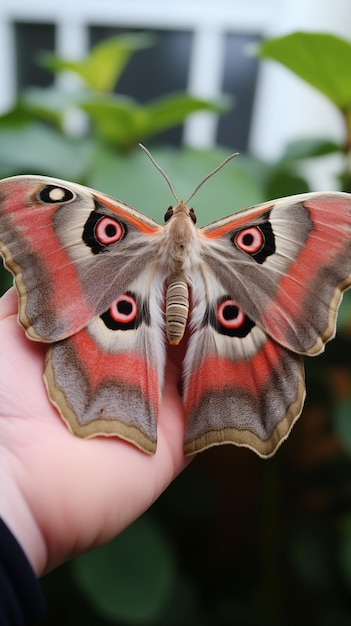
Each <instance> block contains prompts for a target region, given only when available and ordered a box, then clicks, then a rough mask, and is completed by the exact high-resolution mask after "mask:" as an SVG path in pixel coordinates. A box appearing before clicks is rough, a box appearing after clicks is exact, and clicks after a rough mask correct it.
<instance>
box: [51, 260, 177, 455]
mask: <svg viewBox="0 0 351 626" xmlns="http://www.w3.org/2000/svg"><path fill="white" fill-rule="evenodd" d="M151 286H153V287H154V288H151ZM126 298H127V299H126V301H125V302H124V305H126V304H128V303H129V304H130V302H131V300H130V299H131V298H132V299H133V301H134V303H135V305H136V307H137V308H136V310H135V311H134V314H133V311H132V312H131V313H130V314H129V316H128V320H122V321H121V320H119V319H118V314H117V313H116V311H115V310H112V309H111V310H110V311H107V312H106V314H104V315H102V316H96V317H95V318H93V320H91V321H90V322H89V324H88V325H87V326H86V328H83V329H81V330H80V331H79V332H77V333H75V334H74V335H72V336H70V337H68V338H66V339H63V340H61V341H58V342H55V343H53V344H52V345H51V346H50V348H49V350H48V352H47V356H46V364H45V373H44V377H45V381H46V386H47V389H48V393H49V397H50V399H51V401H52V403H53V404H54V405H55V406H56V407H57V408H58V410H59V412H60V414H61V417H62V418H63V419H64V421H65V422H66V423H67V425H68V427H69V428H70V430H71V431H73V432H74V433H75V434H76V435H78V436H80V437H94V436H96V435H103V436H118V437H120V438H122V439H124V440H126V441H130V442H132V443H133V444H134V445H136V446H137V447H139V448H140V449H141V450H143V451H144V452H147V453H150V454H151V453H154V452H155V450H156V440H157V414H158V407H159V402H160V394H161V390H162V386H163V376H164V366H165V350H164V322H163V318H162V308H161V302H160V301H159V299H160V298H161V289H158V288H157V287H156V288H155V285H154V283H153V282H152V281H151V277H150V275H149V274H148V272H144V273H143V275H142V276H141V277H140V278H139V279H137V280H136V281H134V283H132V284H131V285H130V286H129V290H128V295H127V296H126ZM122 309H123V307H122ZM129 318H130V319H129ZM131 318H133V319H131Z"/></svg>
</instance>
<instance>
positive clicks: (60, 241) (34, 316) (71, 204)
mask: <svg viewBox="0 0 351 626" xmlns="http://www.w3.org/2000/svg"><path fill="white" fill-rule="evenodd" d="M109 228H110V229H111V228H112V235H111V232H110V231H109ZM114 228H115V231H114V230H113V229H114ZM160 232H162V227H161V226H159V225H158V224H157V223H156V222H154V221H153V220H151V219H149V218H148V217H146V216H144V215H143V214H142V213H139V212H138V211H136V210H135V209H132V208H131V207H129V206H127V205H125V204H124V203H122V202H120V201H118V200H115V199H113V198H110V197H109V196H106V195H104V194H100V193H98V192H95V191H94V190H92V189H88V188H86V187H83V186H81V185H76V184H73V183H68V182H67V181H63V180H59V179H54V178H46V177H42V176H14V177H12V178H8V179H4V180H2V181H1V182H0V252H1V254H2V256H3V258H4V261H5V264H6V266H7V268H8V269H9V270H10V271H11V272H12V273H13V274H14V276H15V285H16V287H17V291H18V294H19V319H20V322H21V324H22V326H23V327H24V328H25V329H26V332H27V335H28V336H29V337H31V338H32V339H36V340H40V341H47V342H52V341H57V340H60V339H63V338H65V337H68V336H70V335H72V334H73V333H76V332H77V331H79V330H80V329H81V328H84V327H85V326H86V325H87V323H88V322H89V321H90V320H91V319H92V318H93V317H94V316H95V315H100V314H101V313H103V312H104V311H105V310H107V309H108V307H109V306H110V304H111V302H113V300H114V299H115V298H116V297H117V295H119V294H122V293H124V292H125V291H126V289H127V287H128V285H129V284H130V283H132V282H133V280H134V279H136V278H137V276H138V275H139V274H140V273H141V272H142V270H143V269H144V268H145V266H146V265H147V264H148V263H151V262H152V259H153V257H154V254H155V250H156V249H157V239H158V235H159V234H160Z"/></svg>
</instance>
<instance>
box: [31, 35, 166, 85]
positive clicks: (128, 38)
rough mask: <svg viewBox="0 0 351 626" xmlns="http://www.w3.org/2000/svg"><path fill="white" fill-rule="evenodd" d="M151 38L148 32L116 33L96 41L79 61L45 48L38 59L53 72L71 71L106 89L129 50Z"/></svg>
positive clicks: (146, 44) (125, 62)
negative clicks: (113, 35)
mask: <svg viewBox="0 0 351 626" xmlns="http://www.w3.org/2000/svg"><path fill="white" fill-rule="evenodd" d="M153 41H154V39H153V37H152V36H150V35H148V34H143V33H140V34H129V35H120V36H118V37H112V38H110V39H105V40H104V41H103V42H102V43H99V44H97V45H96V46H94V48H92V50H91V51H90V53H89V54H88V55H87V56H86V57H85V58H84V59H82V60H81V61H69V60H66V59H64V58H62V57H59V56H57V55H55V54H52V53H48V52H46V53H43V54H42V55H41V63H42V65H44V66H45V67H46V68H48V69H50V70H51V71H53V72H56V73H60V72H63V71H67V70H69V71H72V72H75V73H76V74H78V75H79V76H80V77H81V78H83V80H84V81H85V82H86V83H87V85H89V87H91V89H94V90H96V91H100V92H110V91H112V89H113V87H114V86H115V84H116V83H117V81H118V79H119V77H120V75H121V73H122V72H123V70H124V68H125V66H126V65H127V63H128V61H129V59H130V57H131V56H132V54H133V53H134V52H135V51H136V50H140V49H142V48H146V47H148V46H150V45H151V44H152V42H153Z"/></svg>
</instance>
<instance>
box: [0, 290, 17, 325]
mask: <svg viewBox="0 0 351 626" xmlns="http://www.w3.org/2000/svg"><path fill="white" fill-rule="evenodd" d="M17 310H18V304H17V293H16V289H15V288H14V287H11V288H10V289H9V290H8V291H6V292H5V293H4V295H3V296H2V297H1V298H0V320H2V319H5V318H6V317H9V316H10V315H16V313H17Z"/></svg>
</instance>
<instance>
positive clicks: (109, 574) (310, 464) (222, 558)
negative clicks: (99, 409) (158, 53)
mask: <svg viewBox="0 0 351 626" xmlns="http://www.w3.org/2000/svg"><path fill="white" fill-rule="evenodd" d="M149 45H152V39H151V38H150V37H149V36H146V35H133V36H125V37H119V38H114V39H111V40H106V41H104V42H103V43H101V44H99V45H98V46H96V47H95V48H93V50H92V51H91V52H90V54H89V55H87V57H86V58H85V59H83V60H82V61H81V62H71V61H67V60H65V59H61V58H59V57H57V56H56V55H52V54H50V55H49V54H45V55H43V56H42V62H43V63H44V64H45V66H46V67H47V68H50V69H51V70H52V71H53V72H54V73H57V74H58V76H59V78H61V75H62V73H65V72H67V71H69V72H71V73H72V72H73V73H74V74H75V75H76V77H77V81H78V83H79V86H78V87H77V88H76V89H75V90H70V89H65V88H64V81H63V82H62V83H61V82H59V83H58V84H59V85H62V86H61V87H59V86H53V87H51V88H46V89H38V88H32V89H28V90H26V91H25V92H24V93H21V94H20V96H19V98H18V101H17V102H16V103H15V105H14V107H13V108H12V109H11V110H10V111H8V112H7V113H6V114H4V115H3V116H2V117H0V176H1V177H3V176H10V175H14V174H25V173H39V174H43V175H49V176H55V177H60V178H67V179H70V180H75V181H76V182H79V183H82V184H85V185H88V186H90V187H94V188H98V189H101V190H103V191H105V192H107V193H110V194H111V195H113V196H115V197H120V198H121V199H123V200H124V201H125V202H127V203H129V204H131V205H134V206H136V207H138V208H139V209H140V210H142V211H144V212H145V213H147V214H148V215H151V216H152V217H154V218H156V219H159V218H160V216H162V215H163V214H164V211H165V208H166V207H168V205H169V204H170V201H172V198H170V192H169V190H168V187H167V186H166V185H165V182H164V181H163V179H162V178H160V176H159V174H158V173H157V171H156V170H155V168H154V167H153V166H152V164H151V163H150V162H149V161H148V160H147V158H146V157H145V155H144V153H142V151H141V150H140V149H139V148H137V146H136V144H137V142H139V141H144V140H145V139H146V140H147V144H148V147H149V148H151V150H152V153H153V155H154V157H155V158H156V159H157V161H158V162H159V163H160V165H161V167H162V168H164V170H165V171H166V172H167V173H168V174H169V175H170V177H171V179H172V182H173V185H174V187H175V189H176V192H177V194H178V195H179V196H181V197H188V196H189V195H190V193H191V191H192V189H193V188H194V186H195V185H196V183H197V182H198V181H199V180H200V179H201V178H202V177H203V176H204V175H205V174H207V173H208V172H209V171H210V170H211V169H213V168H214V167H215V166H216V165H218V163H219V162H220V161H221V160H222V159H224V158H225V156H226V155H227V151H225V150H223V149H221V148H220V147H216V148H214V149H211V150H203V151H200V150H194V149H189V148H180V149H175V148H172V147H169V146H166V145H164V142H163V140H162V131H164V130H166V129H168V128H170V127H172V126H174V125H177V124H180V123H181V122H182V121H183V120H185V119H186V117H187V116H188V115H190V114H191V113H193V112H195V111H200V110H204V111H213V112H217V113H218V112H221V111H223V110H224V109H225V107H226V106H228V102H227V101H225V100H223V101H221V102H207V101H203V100H199V99H197V98H193V97H191V96H188V95H186V94H179V93H177V94H171V95H167V96H164V97H163V98H160V99H158V100H157V101H153V102H149V103H146V104H140V103H139V102H136V101H134V100H132V99H131V98H130V97H127V96H125V95H123V94H119V93H118V79H119V77H120V76H121V74H122V72H123V70H124V68H125V66H126V64H127V63H128V61H129V60H130V59H131V57H132V56H133V54H134V53H135V52H136V51H137V50H139V49H142V48H143V47H145V46H149ZM350 50H351V47H350V44H349V42H347V41H342V40H340V39H338V38H336V37H332V36H330V35H322V34H306V33H295V34H292V35H289V36H288V37H283V38H279V39H275V40H270V41H266V42H263V43H262V45H261V47H260V50H259V54H260V55H261V56H262V57H263V58H266V59H272V60H275V61H278V62H280V63H282V64H283V65H284V66H285V67H287V68H289V69H290V70H292V71H293V72H295V74H297V75H298V76H300V77H301V78H303V79H304V80H306V81H307V82H308V83H309V84H310V85H312V86H313V87H315V88H317V89H319V90H320V91H321V92H322V93H323V94H324V96H326V97H328V98H329V100H330V102H331V103H332V105H333V106H335V107H336V109H337V110H338V111H339V112H340V114H341V115H342V116H343V119H344V120H345V138H344V141H343V142H341V143H340V145H339V144H338V143H336V142H334V141H333V140H331V139H330V138H328V137H317V138H314V139H311V138H309V139H304V140H299V141H295V142H292V143H291V144H289V145H288V146H287V147H286V150H285V152H284V154H282V156H281V158H280V159H279V160H278V161H277V162H274V163H272V162H271V163H266V162H262V161H260V160H259V159H257V158H255V157H253V156H251V155H243V156H240V157H239V158H237V159H235V161H234V162H231V163H229V164H228V165H227V166H226V167H225V168H224V169H223V170H222V171H221V172H220V173H219V174H218V175H217V176H215V177H213V178H211V179H210V180H209V181H208V182H207V183H206V185H205V186H204V187H202V188H201V190H200V191H199V193H198V194H197V195H196V198H195V199H194V204H195V206H196V209H197V213H198V217H199V220H200V224H203V223H206V222H209V221H212V220H215V219H217V218H218V217H221V216H223V215H225V214H230V213H233V212H235V211H237V210H239V209H242V208H244V207H245V206H249V205H252V204H255V203H259V202H261V201H264V200H266V199H271V198H273V197H279V196H282V195H290V194H295V193H300V192H305V191H308V190H309V183H308V180H307V179H306V177H305V176H304V173H303V172H304V167H303V166H304V164H305V163H306V162H308V161H310V160H314V161H316V163H318V159H323V158H324V157H325V156H327V155H330V154H334V153H335V154H339V155H341V157H342V161H343V165H342V168H341V171H340V176H339V181H338V182H339V184H340V186H341V188H342V189H344V190H350V174H349V158H350V154H349V150H350V145H351V142H350V125H349V120H350V108H351V87H350V85H351V83H350V81H349V67H350V60H351V58H350V56H351V52H350ZM115 88H116V92H114V91H113V90H114V89H115ZM160 133H161V134H160ZM150 144H151V145H150ZM0 278H1V281H2V282H1V285H2V289H3V290H4V289H5V288H7V286H8V285H9V284H10V281H11V278H10V277H9V275H8V274H7V273H3V274H2V275H1V277H0ZM350 320H351V297H350V296H349V295H348V294H346V297H345V298H344V301H343V305H342V308H341V311H340V316H339V322H340V323H339V333H338V336H337V338H336V339H335V340H334V342H332V343H331V344H330V345H328V346H327V349H326V354H325V355H324V356H322V357H319V358H318V359H309V360H307V361H308V362H307V363H306V367H307V381H306V382H307V392H308V396H307V397H308V400H307V403H306V406H305V409H304V414H303V417H302V418H301V419H300V420H299V421H298V423H297V425H296V426H295V427H294V430H293V432H292V434H291V435H290V437H289V439H288V441H287V442H286V443H285V444H284V445H283V446H282V448H281V449H280V450H279V451H278V453H277V454H276V456H275V457H274V458H273V459H271V460H269V461H262V460H261V459H259V458H257V457H256V456H255V455H254V454H253V453H252V452H250V451H248V450H245V449H241V448H235V447H231V446H228V447H220V448H216V449H212V450H209V451H207V452H205V453H203V454H201V455H200V456H199V457H198V458H197V459H196V460H195V461H194V462H193V463H192V464H191V465H190V467H189V468H188V469H187V470H186V472H184V473H183V474H182V475H181V476H180V477H179V478H178V479H177V480H176V481H175V482H174V483H173V484H172V485H171V486H170V487H169V489H168V490H167V491H166V492H165V493H164V494H163V496H162V497H161V498H160V499H159V500H158V501H157V502H156V503H155V504H154V505H153V507H152V508H151V510H150V511H149V512H147V513H146V514H145V515H144V516H143V517H142V518H140V519H139V520H138V521H136V522H135V523H134V524H133V525H132V526H131V527H130V528H129V529H127V530H126V531H125V532H124V533H122V534H121V535H120V536H119V537H117V538H116V539H115V540H114V541H112V542H110V543H109V544H108V546H105V547H103V548H100V549H98V550H95V551H94V552H92V553H90V554H87V555H84V556H82V557H80V558H78V559H75V560H74V561H73V562H71V563H68V564H65V565H63V566H62V567H60V568H58V569H57V570H56V571H54V572H52V573H51V574H49V575H48V576H46V577H45V578H44V579H43V581H42V582H43V587H44V590H45V593H46V597H47V602H48V612H47V617H46V619H45V622H44V625H46V626H56V625H57V626H62V624H65V626H75V625H76V624H80V623H84V624H85V626H97V625H99V626H112V625H115V626H117V625H119V626H127V625H131V624H148V625H152V626H158V625H159V626H164V625H166V624H167V626H172V625H174V626H178V625H179V624H192V625H193V626H196V625H197V624H199V625H201V626H206V625H212V624H216V625H227V624H238V625H239V626H266V625H268V624H269V625H270V626H271V625H273V626H274V625H282V624H284V626H295V625H296V624H302V623H303V624H309V625H310V626H314V625H316V626H317V625H318V626H344V625H345V626H346V624H347V625H348V624H350V622H351V370H350V353H351V321H350Z"/></svg>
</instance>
